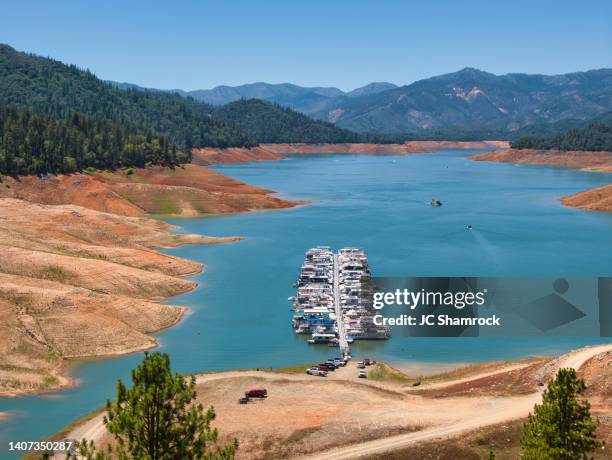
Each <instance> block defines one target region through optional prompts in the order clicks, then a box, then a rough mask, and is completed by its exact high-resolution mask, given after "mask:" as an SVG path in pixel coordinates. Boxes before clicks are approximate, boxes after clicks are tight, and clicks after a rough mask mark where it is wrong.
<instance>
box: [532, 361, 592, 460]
mask: <svg viewBox="0 0 612 460" xmlns="http://www.w3.org/2000/svg"><path fill="white" fill-rule="evenodd" d="M585 389H586V385H585V383H584V380H582V379H580V378H578V377H577V375H576V371H575V370H574V369H559V372H558V373H557V375H556V377H555V378H554V380H552V381H551V382H550V383H549V384H548V387H547V388H546V390H545V391H544V395H543V400H542V404H536V405H535V407H534V413H533V414H530V415H529V419H528V421H527V422H526V423H525V425H524V426H523V435H522V438H521V446H522V448H523V455H522V456H521V458H522V459H523V460H578V459H583V460H586V459H588V454H589V453H591V452H593V451H594V450H595V449H598V448H600V447H601V445H602V444H601V442H600V441H598V440H597V438H596V437H595V430H596V428H597V424H596V422H595V421H594V420H593V419H592V418H591V414H590V407H591V406H590V404H589V403H588V401H586V400H579V399H578V397H579V396H581V395H582V394H583V393H584V391H585Z"/></svg>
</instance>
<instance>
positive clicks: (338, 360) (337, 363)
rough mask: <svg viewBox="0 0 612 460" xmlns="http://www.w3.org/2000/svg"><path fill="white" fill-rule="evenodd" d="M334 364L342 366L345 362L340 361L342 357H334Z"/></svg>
mask: <svg viewBox="0 0 612 460" xmlns="http://www.w3.org/2000/svg"><path fill="white" fill-rule="evenodd" d="M334 364H335V365H336V367H340V366H344V364H345V362H344V361H342V359H340V358H334Z"/></svg>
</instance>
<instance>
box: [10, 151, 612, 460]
mask: <svg viewBox="0 0 612 460" xmlns="http://www.w3.org/2000/svg"><path fill="white" fill-rule="evenodd" d="M473 153H475V152H474V151H471V152H466V151H446V152H442V153H438V154H427V155H405V156H363V155H350V156H349V155H324V156H323V155H321V156H308V157H290V158H289V159H287V160H286V161H271V162H260V163H249V164H240V165H228V166H221V167H217V168H215V169H216V170H218V171H220V172H222V173H224V174H227V175H230V176H232V177H235V178H237V179H240V180H243V181H245V182H248V183H250V184H254V185H258V186H262V187H265V188H268V189H272V190H277V191H279V192H280V196H282V197H283V198H288V199H300V200H304V199H305V200H311V201H312V202H313V203H312V204H310V205H307V206H301V207H298V208H294V209H289V210H283V211H270V212H256V213H246V214H240V215H234V216H224V217H207V218H195V219H170V220H169V222H171V223H173V224H176V225H179V226H181V229H180V230H179V231H184V232H189V233H202V234H206V235H213V236H228V235H241V236H244V237H245V239H244V240H243V241H240V242H238V243H233V244H226V245H211V246H183V247H181V248H176V249H173V250H171V251H168V252H170V253H172V254H176V255H179V256H182V257H187V258H190V259H194V260H197V261H200V262H203V263H204V264H205V265H206V268H205V271H204V273H202V274H199V275H197V276H195V277H193V278H194V279H195V280H197V281H198V282H199V283H200V285H199V287H198V288H197V289H196V290H195V291H193V292H190V293H188V294H185V295H182V296H178V297H175V298H173V299H171V301H170V303H174V304H182V305H188V306H189V307H190V308H191V312H190V313H189V315H188V316H186V317H185V319H184V320H183V321H182V322H181V323H180V324H179V325H177V326H176V327H173V328H171V329H169V330H167V331H163V332H161V333H159V334H157V337H158V338H159V340H160V342H161V350H163V351H166V352H168V353H170V355H171V359H172V366H173V368H174V369H175V370H177V371H180V372H185V373H187V372H196V371H207V370H221V369H235V368H256V367H278V366H286V365H291V364H299V363H311V362H313V361H318V360H320V359H322V358H327V357H330V356H331V355H333V354H337V350H335V351H332V352H330V351H329V349H327V348H326V347H313V346H308V344H306V342H305V338H304V337H297V336H296V334H294V332H293V330H292V329H291V327H290V318H291V312H290V311H289V307H290V305H289V302H288V301H287V297H288V296H290V295H293V293H294V289H293V288H292V287H291V285H292V283H293V282H294V280H295V278H296V275H297V271H298V269H299V266H300V264H301V262H302V260H303V256H304V251H305V250H306V249H307V248H309V247H312V246H316V245H329V246H332V247H333V248H334V249H338V248H340V247H342V246H359V247H362V248H364V249H365V250H366V251H367V252H368V254H369V260H370V265H371V268H372V271H373V274H374V275H375V276H546V277H555V276H568V277H570V276H602V275H606V276H612V261H611V259H610V253H611V248H612V215H611V214H605V213H592V212H585V211H580V210H576V209H572V208H567V207H565V206H562V205H561V204H560V203H559V201H558V200H559V198H560V197H562V196H565V195H569V194H572V193H575V192H578V191H581V190H585V189H588V188H592V187H597V186H599V185H603V184H605V183H610V182H612V175H611V174H599V173H584V172H576V171H569V170H563V169H557V168H549V167H539V166H524V165H522V166H516V165H509V164H495V163H483V162H474V161H470V160H468V159H467V156H469V155H470V154H473ZM432 198H437V199H439V200H441V201H442V202H443V203H444V204H443V206H442V207H440V208H435V207H432V206H430V205H429V201H430V200H431V199H432ZM468 224H470V225H472V226H473V227H474V230H473V231H472V232H470V231H467V230H466V225H468ZM598 341H602V340H601V339H595V338H526V337H521V338H493V337H489V338H485V337H480V338H409V337H400V336H395V337H392V338H391V339H390V340H389V341H386V342H370V343H361V344H357V345H356V346H354V347H353V354H354V355H360V354H366V353H367V354H368V355H369V356H371V357H373V358H377V359H384V360H387V361H390V362H393V363H395V364H397V365H405V366H407V367H413V368H419V367H423V366H424V365H431V366H436V367H445V366H447V365H448V364H453V363H455V364H457V363H467V362H474V361H487V360H494V359H506V358H516V357H523V356H528V355H534V354H558V353H563V352H565V351H567V350H569V349H572V348H576V347H578V346H580V345H584V344H588V343H595V342H598ZM140 359H141V355H140V354H135V355H130V356H126V357H122V358H116V359H109V360H94V361H88V362H84V363H81V364H79V365H76V366H75V367H74V371H73V373H74V375H75V376H76V377H77V378H78V379H79V380H80V381H81V385H79V386H78V387H77V388H74V389H72V390H68V391H64V392H61V393H58V394H53V395H48V396H37V397H28V398H17V399H4V400H0V412H1V411H9V412H10V413H11V414H12V417H11V418H10V419H9V420H7V421H3V422H0V446H1V447H2V449H0V457H2V458H4V457H6V458H12V457H16V456H11V454H8V453H7V452H6V451H5V450H4V449H6V447H5V446H6V442H7V441H8V440H34V439H39V438H41V437H44V436H46V435H49V434H51V433H53V432H55V431H57V430H59V429H61V428H62V427H63V426H65V425H67V424H68V423H70V422H71V421H73V420H74V419H76V418H77V417H79V416H82V415H83V414H86V413H88V412H90V411H92V410H94V409H96V408H99V407H101V406H102V405H103V404H104V402H105V400H106V398H110V397H113V396H114V393H115V385H116V380H117V379H118V378H122V379H124V380H126V379H128V378H129V371H130V369H132V368H133V367H134V366H135V365H136V364H137V363H138V362H139V361H140Z"/></svg>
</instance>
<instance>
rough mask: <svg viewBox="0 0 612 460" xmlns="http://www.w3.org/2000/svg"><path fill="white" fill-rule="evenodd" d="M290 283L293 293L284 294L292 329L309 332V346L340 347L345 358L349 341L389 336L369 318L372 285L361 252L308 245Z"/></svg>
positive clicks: (387, 330)
mask: <svg viewBox="0 0 612 460" xmlns="http://www.w3.org/2000/svg"><path fill="white" fill-rule="evenodd" d="M294 286H295V287H296V288H297V293H296V296H295V297H290V298H289V300H290V301H292V302H293V311H294V314H293V320H292V324H293V328H294V329H295V332H296V333H298V334H311V338H310V339H309V340H308V342H309V343H310V344H315V345H317V344H320V345H326V346H330V347H339V348H340V351H341V353H342V357H343V359H345V360H348V359H350V344H351V343H352V342H353V341H354V340H384V339H388V338H389V329H388V328H387V327H381V326H377V325H375V324H374V321H373V317H374V315H375V311H374V308H373V306H372V295H373V293H374V290H375V286H374V283H373V280H372V275H371V273H370V269H369V265H368V259H367V255H366V254H365V252H364V251H363V250H361V249H358V248H343V249H340V251H338V252H337V253H334V252H332V250H331V248H330V247H328V246H319V247H316V248H311V249H309V250H308V251H306V255H305V257H304V263H303V264H302V267H301V268H300V274H299V276H298V279H297V281H296V283H295V285H294Z"/></svg>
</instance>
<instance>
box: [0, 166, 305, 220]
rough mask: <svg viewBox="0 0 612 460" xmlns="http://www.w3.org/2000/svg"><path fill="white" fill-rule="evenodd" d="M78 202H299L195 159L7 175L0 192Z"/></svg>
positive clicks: (186, 211) (128, 209) (144, 206)
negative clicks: (102, 169) (173, 165)
mask: <svg viewBox="0 0 612 460" xmlns="http://www.w3.org/2000/svg"><path fill="white" fill-rule="evenodd" d="M2 197H7V198H19V199H23V200H27V201H30V202H33V203H42V204H73V205H78V206H82V207H85V208H90V209H95V210H97V211H104V212H111V213H114V214H120V215H123V216H144V215H147V214H166V215H181V216H195V215H198V214H227V213H235V212H242V211H253V210H259V209H279V208H288V207H291V206H295V205H296V204H299V203H292V202H289V201H285V200H281V199H279V198H277V197H275V196H273V194H272V192H270V191H269V190H265V189H262V188H259V187H255V186H252V185H248V184H245V183H243V182H240V181H237V180H235V179H231V178H229V177H227V176H224V175H222V174H219V173H217V172H215V171H212V170H210V169H208V168H205V167H202V166H198V165H195V164H188V165H183V166H180V167H176V168H172V169H171V168H163V167H157V166H152V167H149V168H142V169H127V170H124V171H114V172H92V173H89V174H85V173H77V174H68V175H57V176H46V177H37V176H20V177H17V178H11V177H6V178H4V179H3V183H2V184H0V198H2Z"/></svg>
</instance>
